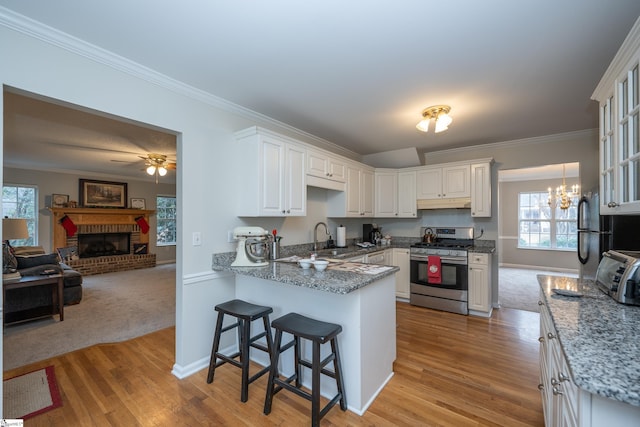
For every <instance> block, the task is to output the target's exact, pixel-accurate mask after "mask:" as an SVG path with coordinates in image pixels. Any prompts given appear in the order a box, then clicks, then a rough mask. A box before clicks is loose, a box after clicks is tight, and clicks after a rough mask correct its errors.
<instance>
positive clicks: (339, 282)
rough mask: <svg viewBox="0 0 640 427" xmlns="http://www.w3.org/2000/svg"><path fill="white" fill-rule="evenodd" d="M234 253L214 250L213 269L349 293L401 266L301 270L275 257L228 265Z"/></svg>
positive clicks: (391, 272)
mask: <svg viewBox="0 0 640 427" xmlns="http://www.w3.org/2000/svg"><path fill="white" fill-rule="evenodd" d="M378 250H380V249H378ZM235 257H236V253H235V252H226V253H221V254H214V255H213V262H212V269H213V270H216V271H227V272H231V273H235V274H240V275H244V276H250V277H256V278H259V279H265V280H273V281H275V282H280V283H285V284H289V285H294V286H302V287H305V288H310V289H316V290H319V291H325V292H332V293H336V294H348V293H349V292H353V291H356V290H358V289H360V288H363V287H365V286H367V285H369V284H371V283H373V282H376V281H378V280H380V279H382V278H384V277H387V276H390V275H392V274H395V272H397V271H399V270H400V268H399V267H391V268H390V269H388V270H386V271H384V272H381V273H378V274H362V273H354V272H349V271H337V270H332V269H327V270H324V271H317V270H316V269H314V268H313V267H311V268H310V269H307V270H304V269H302V268H301V267H299V266H298V264H297V263H291V262H276V261H270V262H269V265H267V266H265V267H231V263H232V262H233V260H234V259H235Z"/></svg>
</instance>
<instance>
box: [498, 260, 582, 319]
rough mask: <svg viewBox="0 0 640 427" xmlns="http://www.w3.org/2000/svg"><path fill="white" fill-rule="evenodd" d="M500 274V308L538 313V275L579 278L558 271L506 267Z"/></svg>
mask: <svg viewBox="0 0 640 427" xmlns="http://www.w3.org/2000/svg"><path fill="white" fill-rule="evenodd" d="M498 274H499V276H498V293H499V297H498V299H499V302H500V307H503V308H515V309H518V310H526V311H535V312H538V300H539V299H540V285H539V284H538V279H537V278H536V276H537V275H538V274H547V275H550V276H570V277H577V275H575V274H571V273H560V272H557V271H544V270H528V269H524V268H505V267H500V268H499V273H498Z"/></svg>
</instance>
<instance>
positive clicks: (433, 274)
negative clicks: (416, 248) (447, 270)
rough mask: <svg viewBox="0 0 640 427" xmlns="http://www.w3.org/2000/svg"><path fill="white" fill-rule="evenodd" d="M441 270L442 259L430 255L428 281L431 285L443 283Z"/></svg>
mask: <svg viewBox="0 0 640 427" xmlns="http://www.w3.org/2000/svg"><path fill="white" fill-rule="evenodd" d="M440 268H441V266H440V257H439V256H434V255H429V258H428V261H427V279H428V281H429V283H435V284H439V283H442V272H441V270H440Z"/></svg>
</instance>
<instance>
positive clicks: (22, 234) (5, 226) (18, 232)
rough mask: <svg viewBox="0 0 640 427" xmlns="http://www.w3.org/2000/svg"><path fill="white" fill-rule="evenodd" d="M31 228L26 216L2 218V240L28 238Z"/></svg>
mask: <svg viewBox="0 0 640 427" xmlns="http://www.w3.org/2000/svg"><path fill="white" fill-rule="evenodd" d="M28 238H29V230H28V228H27V220H26V219H24V218H2V240H19V239H28Z"/></svg>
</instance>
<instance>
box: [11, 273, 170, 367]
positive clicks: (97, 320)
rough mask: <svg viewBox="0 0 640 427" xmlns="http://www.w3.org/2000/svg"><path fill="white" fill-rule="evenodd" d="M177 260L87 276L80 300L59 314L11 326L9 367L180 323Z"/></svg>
mask: <svg viewBox="0 0 640 427" xmlns="http://www.w3.org/2000/svg"><path fill="white" fill-rule="evenodd" d="M175 279H176V270H175V264H163V265H159V266H156V267H154V268H147V269H141V270H133V271H123V272H117V273H107V274H99V275H95V276H86V277H84V282H83V297H82V301H81V302H80V304H77V305H69V306H66V307H65V309H64V321H63V322H60V321H59V320H58V316H55V317H52V318H45V319H42V320H36V321H31V322H26V323H22V324H17V325H10V326H5V327H4V331H3V336H4V351H3V355H4V360H3V363H4V369H5V370H7V369H13V368H15V367H18V366H24V365H27V364H29V363H33V362H37V361H40V360H44V359H48V358H50V357H52V356H57V355H60V354H64V353H68V352H70V351H73V350H77V349H80V348H84V347H89V346H91V345H94V344H99V343H108V342H116V341H124V340H127V339H131V338H134V337H138V336H141V335H144V334H148V333H150V332H153V331H157V330H159V329H163V328H168V327H170V326H173V325H175V317H176V281H175Z"/></svg>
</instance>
